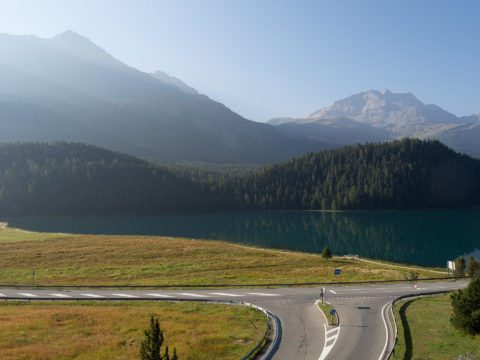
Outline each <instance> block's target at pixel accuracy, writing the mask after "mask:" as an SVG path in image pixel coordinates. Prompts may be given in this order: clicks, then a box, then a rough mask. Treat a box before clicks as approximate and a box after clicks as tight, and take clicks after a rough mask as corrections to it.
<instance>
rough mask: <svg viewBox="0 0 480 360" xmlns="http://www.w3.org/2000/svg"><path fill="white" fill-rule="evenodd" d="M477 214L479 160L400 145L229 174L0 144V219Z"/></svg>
mask: <svg viewBox="0 0 480 360" xmlns="http://www.w3.org/2000/svg"><path fill="white" fill-rule="evenodd" d="M478 205H480V160H477V159H473V158H470V157H468V156H466V155H461V154H458V153H456V152H454V151H453V150H451V149H449V148H447V147H446V146H444V145H443V144H441V143H439V142H438V141H429V140H428V141H421V140H414V139H403V140H399V141H393V142H388V143H380V144H365V145H353V146H345V147H343V148H340V149H335V150H327V151H321V152H317V153H308V154H305V155H303V156H301V157H298V158H294V159H292V160H290V161H287V162H283V163H278V164H274V165H270V166H265V167H262V168H260V169H256V170H252V171H243V170H242V171H239V172H238V173H234V174H233V175H232V174H230V173H228V172H225V171H220V172H217V171H211V169H209V170H205V169H204V168H203V169H195V167H187V168H186V167H184V166H174V165H169V166H167V167H165V166H162V165H158V164H153V163H150V162H148V161H145V160H141V159H138V158H136V157H133V156H129V155H124V154H120V153H116V152H113V151H109V150H105V149H102V148H98V147H95V146H91V145H85V144H79V143H66V142H57V143H18V144H3V145H0V215H1V216H21V215H76V214H119V213H153V212H178V211H219V210H277V209H308V210H317V209H323V210H356V209H410V208H433V207H468V206H478Z"/></svg>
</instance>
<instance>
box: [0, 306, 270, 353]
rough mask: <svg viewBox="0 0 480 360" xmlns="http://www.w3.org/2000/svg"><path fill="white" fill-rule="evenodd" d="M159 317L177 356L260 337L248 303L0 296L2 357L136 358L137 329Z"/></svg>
mask: <svg viewBox="0 0 480 360" xmlns="http://www.w3.org/2000/svg"><path fill="white" fill-rule="evenodd" d="M151 315H153V316H155V317H158V318H159V321H160V326H161V328H162V329H163V333H164V336H165V343H164V344H165V345H167V346H169V348H170V351H173V347H176V348H177V353H178V356H179V358H180V359H182V360H186V359H192V360H193V359H195V360H202V359H205V360H206V359H222V360H223V359H225V360H228V359H235V360H238V359H239V358H241V357H242V356H244V355H245V354H247V353H248V352H249V351H250V350H251V349H252V348H253V347H255V345H256V344H257V343H258V342H259V341H260V339H261V338H262V337H263V334H264V333H265V330H266V319H265V315H264V314H263V313H261V312H259V311H256V310H254V309H251V308H246V307H240V306H228V305H217V304H200V303H168V302H159V303H153V302H152V303H128V304H127V303H122V302H105V303H98V302H88V303H85V302H82V303H67V302H62V303H58V302H55V303H49V302H41V303H39V302H35V303H27V302H2V303H0V329H2V331H1V334H2V335H1V337H0V354H1V358H2V360H20V359H29V360H50V359H51V360H54V359H55V360H63V359H65V360H66V359H75V360H87V359H88V360H107V359H108V360H110V359H118V360H120V359H122V360H133V359H139V349H140V344H141V342H142V340H143V337H144V335H143V330H144V329H147V328H148V327H149V320H150V316H151Z"/></svg>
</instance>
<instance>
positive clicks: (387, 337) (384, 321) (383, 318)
mask: <svg viewBox="0 0 480 360" xmlns="http://www.w3.org/2000/svg"><path fill="white" fill-rule="evenodd" d="M391 303H392V302H391V301H389V302H387V303H386V304H385V305H383V307H382V320H383V325H385V334H386V339H385V345H384V346H383V350H382V352H381V354H380V357H379V358H378V360H382V359H384V358H385V352H386V350H387V346H388V341H389V336H388V335H389V333H388V326H387V320H385V308H386V307H387V306H388V305H390V304H391ZM388 358H389V357H387V359H388Z"/></svg>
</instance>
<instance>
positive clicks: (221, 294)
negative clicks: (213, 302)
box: [210, 292, 245, 297]
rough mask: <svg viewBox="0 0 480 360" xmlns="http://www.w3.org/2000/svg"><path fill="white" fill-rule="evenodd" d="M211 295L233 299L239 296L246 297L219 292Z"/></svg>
mask: <svg viewBox="0 0 480 360" xmlns="http://www.w3.org/2000/svg"><path fill="white" fill-rule="evenodd" d="M210 295H218V296H233V297H237V296H245V295H238V294H227V293H221V292H218V293H210Z"/></svg>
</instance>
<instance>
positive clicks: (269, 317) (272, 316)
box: [1, 296, 280, 360]
mask: <svg viewBox="0 0 480 360" xmlns="http://www.w3.org/2000/svg"><path fill="white" fill-rule="evenodd" d="M1 300H4V301H17V300H18V301H28V302H31V301H116V302H118V301H153V302H158V301H169V302H202V303H214V304H225V305H238V306H247V307H251V308H254V309H256V310H258V311H261V312H262V313H264V314H265V316H266V317H267V329H266V330H265V333H264V334H263V337H262V339H261V340H260V341H259V342H258V343H257V345H256V346H255V347H254V348H253V349H252V350H251V351H250V352H249V353H248V354H247V355H245V356H244V357H242V359H241V360H251V359H256V357H252V356H254V355H255V354H257V353H258V352H260V351H261V350H262V349H263V347H264V346H265V345H266V344H267V339H268V337H269V336H270V333H271V331H272V325H271V324H272V319H273V320H275V323H276V327H275V338H274V340H273V341H272V345H271V347H270V349H269V351H268V352H267V354H266V355H264V356H263V357H262V359H261V360H269V359H270V358H271V357H272V356H273V353H274V351H275V350H276V349H277V348H278V333H279V331H280V322H279V320H278V317H277V316H276V315H275V314H274V313H272V312H270V311H268V310H265V309H264V308H262V307H260V306H257V305H254V304H251V303H247V302H243V301H242V302H240V301H230V300H228V301H227V300H212V299H188V300H186V299H182V298H169V299H151V298H135V299H132V298H124V299H123V298H122V299H119V298H109V297H104V298H95V299H86V298H80V297H77V298H68V299H64V298H62V299H60V298H49V297H48V298H47V297H35V298H25V297H17V296H7V297H2V298H1Z"/></svg>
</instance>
